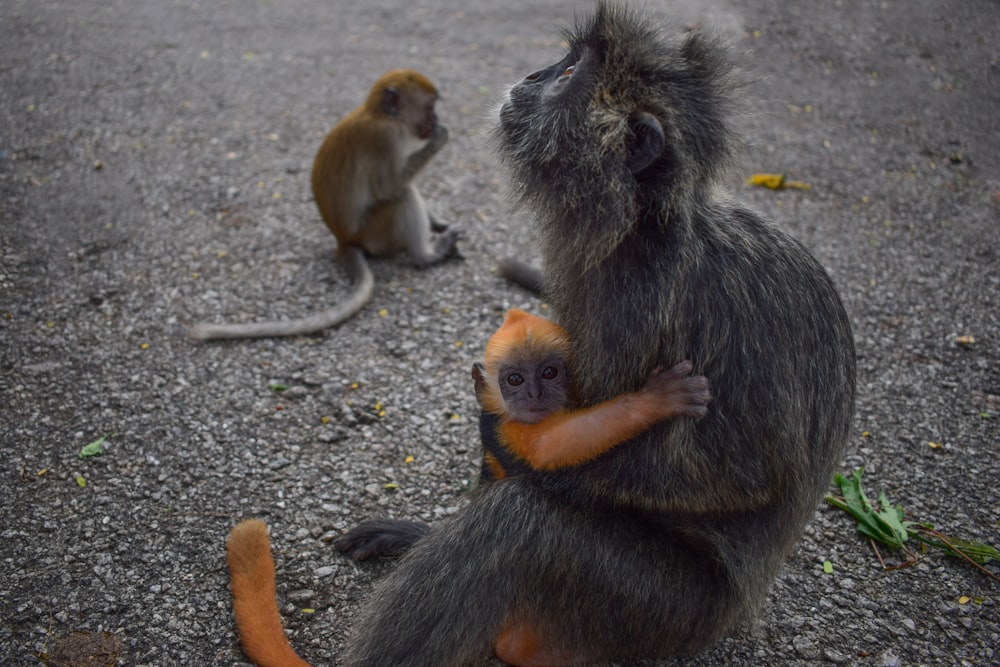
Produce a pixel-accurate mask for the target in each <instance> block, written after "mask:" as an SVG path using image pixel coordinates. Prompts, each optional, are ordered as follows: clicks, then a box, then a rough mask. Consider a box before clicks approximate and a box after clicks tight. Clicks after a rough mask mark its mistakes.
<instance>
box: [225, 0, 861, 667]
mask: <svg viewBox="0 0 1000 667" xmlns="http://www.w3.org/2000/svg"><path fill="white" fill-rule="evenodd" d="M566 42H567V44H568V51H567V53H566V55H565V57H563V58H562V59H560V60H559V61H558V62H556V63H554V64H552V65H550V66H547V67H545V68H543V69H540V70H538V71H536V72H534V73H531V74H529V75H528V76H527V77H525V78H524V79H523V80H522V81H521V82H520V83H518V84H517V85H515V86H514V87H513V88H511V90H510V91H509V93H508V95H507V97H506V99H505V100H504V102H503V104H502V106H501V108H500V111H499V123H498V127H497V128H496V131H495V145H496V147H497V150H498V152H499V154H500V156H501V158H502V159H503V161H504V162H505V163H506V165H507V166H508V168H509V171H510V174H511V178H512V179H513V181H514V184H515V188H516V194H517V196H518V198H519V199H520V201H521V202H522V203H523V204H524V205H525V206H527V207H529V208H530V210H531V211H532V212H533V213H534V215H535V218H536V220H537V229H538V232H539V237H540V249H541V259H542V265H543V266H544V269H545V274H544V279H543V281H542V282H543V291H544V293H545V295H546V299H547V300H548V301H549V302H550V303H551V304H552V306H553V307H554V310H555V313H556V316H557V317H556V321H557V322H558V323H559V324H560V325H561V326H562V327H563V328H565V330H566V331H567V333H568V334H569V336H570V339H571V340H572V342H573V349H574V357H573V359H574V361H573V366H574V373H573V378H574V386H575V389H576V391H577V393H578V396H579V400H580V405H582V406H584V407H586V406H589V405H596V404H599V403H601V402H602V401H606V400H609V399H611V398H613V397H615V396H618V395H620V394H622V393H627V392H630V391H635V390H636V389H638V388H639V387H641V386H642V385H643V383H644V382H645V381H646V380H647V378H648V377H649V374H650V373H651V372H652V371H653V369H655V368H657V367H658V366H659V367H669V366H670V365H671V364H673V363H676V360H677V359H690V360H691V362H692V364H693V366H694V369H693V373H695V374H697V375H703V376H705V377H707V378H709V380H710V381H711V384H712V404H711V409H710V410H709V411H708V414H706V415H705V416H704V417H703V418H702V419H698V420H695V419H669V420H664V421H660V422H657V423H656V424H654V425H652V426H651V427H649V428H648V429H646V430H644V431H642V432H641V433H639V434H637V435H636V436H635V437H633V438H632V439H630V440H629V441H628V442H626V443H623V444H622V445H620V446H617V447H613V448H611V449H609V450H608V451H606V452H605V453H604V454H603V455H601V456H599V457H597V458H594V459H593V460H590V461H587V462H585V463H582V464H580V465H577V466H572V467H568V468H562V469H558V470H551V471H537V472H531V473H529V474H523V475H513V476H508V477H505V478H502V479H498V480H496V481H494V482H491V483H488V484H483V485H481V486H480V487H479V488H478V489H476V490H475V491H474V492H472V493H471V494H469V496H468V503H467V505H466V506H465V507H463V508H462V509H461V510H460V511H459V512H457V513H455V514H454V515H452V516H450V517H448V518H446V519H444V520H442V521H440V522H439V523H436V524H435V525H433V526H431V527H430V528H429V530H427V531H426V534H425V535H423V537H421V538H420V539H419V540H417V541H416V544H414V545H413V547H412V548H411V549H410V550H409V551H408V552H407V553H406V554H405V555H404V556H403V557H402V558H401V559H400V561H399V563H398V565H397V567H396V568H395V570H394V571H393V572H391V573H390V574H389V575H388V576H387V577H386V578H385V579H383V580H382V581H380V582H379V583H378V584H377V585H376V587H375V591H374V592H373V594H372V598H371V600H370V601H369V602H368V604H367V605H365V607H364V609H363V610H362V611H361V613H360V614H359V615H358V618H356V619H355V621H354V630H353V635H352V637H351V641H350V642H349V646H348V649H347V652H346V655H345V656H344V657H343V661H342V664H344V665H351V666H354V667H357V666H372V667H374V666H384V665H405V666H408V667H461V666H464V665H469V664H477V663H478V661H481V660H483V659H484V658H485V657H486V656H488V655H490V654H491V653H493V654H495V655H497V656H498V657H499V658H500V659H501V660H503V661H504V662H506V663H508V664H511V665H519V666H536V665H547V666H549V667H553V666H560V665H566V666H569V665H583V664H591V663H607V662H627V661H635V660H638V659H644V658H662V657H669V656H681V655H690V654H693V653H697V652H699V651H701V650H703V649H705V648H706V647H708V646H710V645H711V644H713V643H714V642H716V641H717V640H718V639H720V638H721V637H723V636H725V635H727V634H729V633H731V632H733V631H734V630H735V629H736V628H737V627H738V626H740V625H741V624H744V623H746V622H748V621H749V620H750V619H752V618H753V616H754V615H755V614H756V613H757V611H758V610H759V607H760V605H761V604H763V602H764V600H765V597H766V595H767V592H768V589H769V588H770V585H771V582H772V581H773V580H774V577H775V576H776V575H777V573H778V571H779V570H780V568H781V565H782V563H783V561H784V559H785V557H786V555H787V554H788V553H789V552H790V551H791V549H792V548H793V547H794V545H795V544H796V542H797V541H798V540H799V538H800V536H801V533H802V528H803V526H804V525H805V524H806V522H807V521H808V520H809V519H810V517H812V515H813V513H814V512H815V510H816V507H817V506H818V504H819V502H820V500H821V498H822V496H823V493H824V492H825V490H826V489H827V487H828V485H829V483H830V478H831V475H832V473H833V470H834V467H835V466H836V465H837V464H838V463H839V462H840V460H841V457H842V456H843V454H844V451H845V447H846V442H847V436H848V433H849V429H850V426H851V421H852V418H853V408H854V397H855V356H854V342H853V337H852V334H851V326H850V320H849V318H848V316H847V313H846V312H845V310H844V306H843V303H842V302H841V299H840V297H839V296H838V294H837V290H836V288H835V286H834V284H833V281H832V280H831V279H830V277H829V276H828V275H827V273H826V272H825V271H824V270H823V267H822V266H821V265H820V264H819V263H818V262H817V261H816V259H815V258H814V257H813V256H812V255H811V253H810V252H809V251H808V250H807V249H806V248H805V247H804V246H803V245H802V244H801V243H799V242H797V241H795V240H794V239H792V238H791V237H789V236H788V235H787V234H786V233H784V232H782V231H781V230H779V229H777V228H776V227H775V226H774V225H772V224H770V223H768V222H766V221H764V220H763V219H761V217H760V216H758V215H757V214H755V213H753V212H752V211H750V210H748V209H746V208H744V207H742V206H739V205H738V204H735V203H734V202H732V201H731V200H729V199H726V198H717V197H716V196H715V194H714V193H715V192H716V190H717V188H716V186H717V184H718V181H719V179H720V177H721V176H722V173H723V170H724V168H725V167H726V166H727V165H728V163H729V160H730V157H731V154H732V151H733V147H734V145H735V144H736V138H735V137H734V135H733V133H732V131H731V130H730V125H729V122H728V117H729V115H730V113H731V106H732V93H733V83H732V77H731V73H730V72H731V66H730V65H729V63H728V61H727V59H726V56H725V53H724V51H723V50H722V49H721V48H720V47H719V46H718V45H717V44H716V43H714V42H713V41H711V40H709V39H708V38H706V37H705V36H704V35H703V34H702V33H701V32H698V31H695V32H691V33H688V34H686V35H683V36H678V37H676V38H671V37H667V36H665V35H664V34H663V33H662V32H661V31H660V29H659V28H658V26H657V22H652V21H649V20H646V19H644V18H643V15H642V14H641V13H640V12H638V11H637V10H634V9H631V8H629V7H628V6H626V5H624V4H611V3H605V2H599V3H598V4H597V9H596V12H595V13H594V14H593V15H592V16H591V17H588V18H587V19H586V20H584V21H582V22H581V23H580V24H579V25H578V26H577V27H576V28H575V29H574V30H572V31H571V32H570V33H568V34H567V35H566ZM265 543H266V542H265ZM231 549H232V546H231ZM270 585H271V581H270V579H266V578H265V579H264V580H263V583H262V584H260V587H262V588H267V587H269V586H270ZM267 594H270V595H272V596H273V589H270V588H268V590H267Z"/></svg>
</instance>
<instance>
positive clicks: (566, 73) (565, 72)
mask: <svg viewBox="0 0 1000 667" xmlns="http://www.w3.org/2000/svg"><path fill="white" fill-rule="evenodd" d="M575 69H576V65H570V66H569V67H567V68H566V69H564V70H563V73H562V75H563V76H569V75H570V74H572V73H573V71H574V70H575Z"/></svg>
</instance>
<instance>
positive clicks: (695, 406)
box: [500, 361, 711, 470]
mask: <svg viewBox="0 0 1000 667" xmlns="http://www.w3.org/2000/svg"><path fill="white" fill-rule="evenodd" d="M691 369H692V365H691V362H690V361H683V362H681V363H679V364H677V365H676V366H674V367H673V368H671V369H670V370H668V371H664V370H663V369H659V368H658V369H656V370H654V371H653V373H652V374H651V375H650V377H649V380H648V381H647V382H646V385H645V386H644V387H643V388H642V389H640V390H639V391H636V392H631V393H628V394H622V395H620V396H616V397H615V398H612V399H611V400H609V401H605V402H604V403H600V404H598V405H595V406H592V407H589V408H584V409H580V410H563V411H560V412H557V413H554V414H552V415H550V416H548V417H546V418H545V419H543V420H542V421H540V422H538V423H537V424H525V423H521V422H506V423H504V424H502V425H501V426H500V433H501V436H502V438H503V439H504V441H505V442H506V444H507V446H508V447H509V448H510V449H511V450H512V451H513V452H514V453H515V454H516V455H517V456H518V457H520V458H521V459H523V460H525V461H527V462H528V464H529V465H530V466H531V467H532V468H534V469H535V470H558V469H560V468H565V467H569V466H574V465H579V464H581V463H585V462H586V461H589V460H591V459H594V458H596V457H598V456H600V455H601V454H603V453H604V452H606V451H608V450H609V449H611V448H612V447H615V446H616V445H619V444H621V443H623V442H625V441H626V440H628V439H629V438H632V437H633V436H635V435H638V434H639V433H641V432H642V431H644V430H646V429H647V428H649V427H650V426H652V425H653V424H655V423H656V422H658V421H661V420H664V419H669V418H671V417H679V416H690V417H702V416H704V415H705V414H706V413H707V412H708V408H707V407H706V405H707V403H708V402H709V400H711V395H710V394H709V391H708V380H707V378H705V377H702V376H700V375H699V376H693V377H690V376H688V374H689V373H690V372H691Z"/></svg>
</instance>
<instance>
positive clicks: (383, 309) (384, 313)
mask: <svg viewBox="0 0 1000 667" xmlns="http://www.w3.org/2000/svg"><path fill="white" fill-rule="evenodd" d="M388 314H389V310H388V309H387V308H382V309H381V310H379V311H378V316H379V317H385V316H386V315H388Z"/></svg>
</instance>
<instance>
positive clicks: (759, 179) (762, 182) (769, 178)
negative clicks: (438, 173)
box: [747, 174, 785, 190]
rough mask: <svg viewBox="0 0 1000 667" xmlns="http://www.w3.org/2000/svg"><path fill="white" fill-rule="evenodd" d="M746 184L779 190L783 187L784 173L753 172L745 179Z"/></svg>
mask: <svg viewBox="0 0 1000 667" xmlns="http://www.w3.org/2000/svg"><path fill="white" fill-rule="evenodd" d="M747 185H758V186H760V187H762V188H769V189H771V190H780V189H781V188H783V187H785V175H784V174H754V175H753V176H751V177H750V178H748V179H747Z"/></svg>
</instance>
